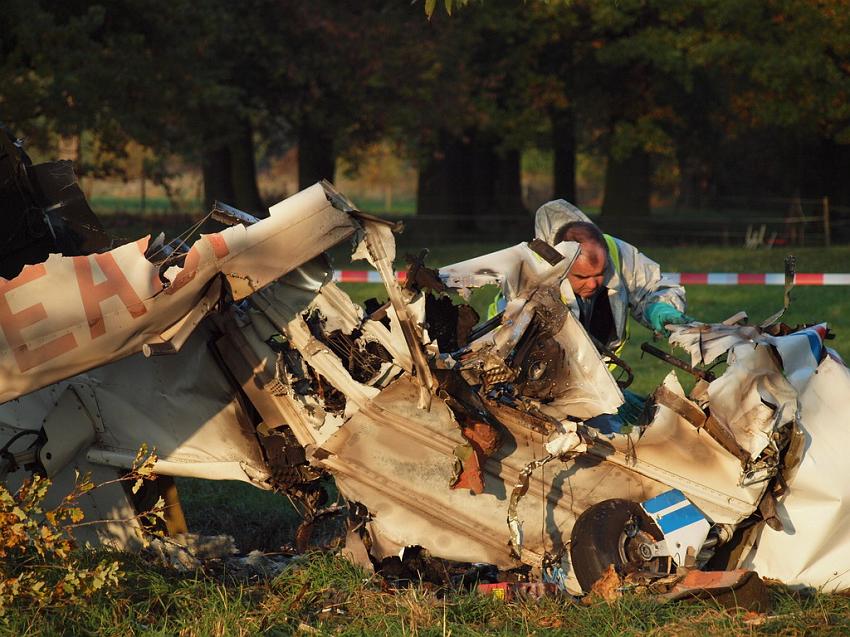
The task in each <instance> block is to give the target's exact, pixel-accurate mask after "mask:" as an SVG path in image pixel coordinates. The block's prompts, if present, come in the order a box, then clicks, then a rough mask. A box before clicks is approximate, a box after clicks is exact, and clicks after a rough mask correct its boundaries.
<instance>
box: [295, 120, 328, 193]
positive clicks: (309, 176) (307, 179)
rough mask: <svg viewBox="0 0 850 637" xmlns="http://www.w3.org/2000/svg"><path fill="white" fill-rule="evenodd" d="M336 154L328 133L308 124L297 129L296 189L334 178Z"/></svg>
mask: <svg viewBox="0 0 850 637" xmlns="http://www.w3.org/2000/svg"><path fill="white" fill-rule="evenodd" d="M335 167H336V155H335V154H334V147H333V139H332V138H331V136H330V135H328V134H327V133H325V132H324V131H322V130H319V129H318V128H314V127H312V126H310V125H309V124H305V125H304V126H302V127H301V129H300V130H299V131H298V189H299V190H303V189H304V188H308V187H309V186H312V185H313V184H315V183H316V182H317V181H321V180H322V179H327V180H328V181H333V180H334V171H335Z"/></svg>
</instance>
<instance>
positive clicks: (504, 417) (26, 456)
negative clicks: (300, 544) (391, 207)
mask: <svg viewBox="0 0 850 637" xmlns="http://www.w3.org/2000/svg"><path fill="white" fill-rule="evenodd" d="M7 145H8V144H7ZM4 148H5V147H4ZM6 150H7V155H8V154H9V153H14V152H19V153H20V149H18V148H14V149H11V150H10V149H6ZM21 166H23V164H21ZM21 166H18V170H17V172H15V173H14V177H15V179H13V180H12V181H9V180H7V181H6V182H4V183H5V185H4V186H3V187H6V188H10V187H11V186H9V184H10V183H12V184H13V185H14V187H15V188H17V190H16V192H17V193H18V195H19V198H20V199H21V201H24V203H26V205H23V204H22V205H21V207H20V208H18V209H17V210H11V209H10V208H8V207H6V212H5V214H6V216H7V217H9V215H18V216H17V217H15V219H11V218H7V219H5V220H3V222H4V223H13V222H16V221H15V220H18V221H19V217H21V216H22V215H24V214H27V215H29V214H31V213H32V212H33V211H36V213H37V214H38V215H41V217H40V218H41V219H46V220H47V223H48V225H50V227H51V228H54V229H55V228H56V227H58V224H57V223H55V219H56V218H57V217H56V216H55V215H56V214H57V213H56V211H57V210H58V211H59V213H61V211H62V206H61V205H59V206H55V205H54V207H53V208H52V209H51V210H52V213H51V214H52V215H53V216H52V217H47V216H44V215H42V212H43V210H44V209H45V208H46V207H49V206H50V205H53V204H51V203H50V202H49V201H48V202H46V201H44V200H38V199H37V197H36V196H35V195H33V192H34V189H33V188H32V184H35V183H37V180H36V178H35V177H34V174H36V173H37V171H34V170H33V168H32V167H31V166H24V167H23V168H22V167H21ZM41 174H42V175H43V174H45V173H44V172H42V173H41ZM66 174H67V172H66ZM15 180H17V181H15ZM60 203H61V202H60ZM78 203H79V202H78ZM22 211H25V212H22ZM269 212H270V215H269V217H268V218H265V219H262V220H258V219H255V218H253V217H251V216H250V215H246V214H245V213H241V212H239V211H235V210H233V209H230V208H229V207H227V206H223V205H217V207H216V211H215V214H216V216H217V218H218V219H220V220H223V221H225V222H226V223H228V224H230V227H229V228H227V229H224V230H222V231H220V232H216V233H211V234H206V235H202V236H201V238H200V239H199V240H197V241H196V242H195V243H194V244H192V245H191V247H189V248H188V250H186V249H185V247H182V246H181V245H180V244H179V243H170V244H169V243H165V242H164V241H163V240H162V238H160V239H159V240H157V241H155V242H153V243H151V242H150V241H149V238H148V237H145V238H143V239H140V240H139V241H137V242H134V243H129V244H126V245H121V246H118V247H116V248H113V249H106V248H107V247H108V245H99V246H98V247H97V248H96V249H95V250H92V251H84V250H80V249H78V248H79V245H80V243H79V242H77V243H76V244H75V245H76V246H77V247H76V248H74V246H72V247H71V248H62V250H61V251H62V254H50V255H49V257H47V258H45V257H46V253H44V251H42V256H41V259H40V260H37V259H33V258H32V257H33V254H36V255H37V254H38V252H37V251H36V252H34V253H30V254H23V253H21V252H16V253H14V255H13V257H14V258H11V257H10V258H7V259H6V262H5V263H4V264H3V265H4V268H6V272H7V276H8V277H9V278H8V279H4V280H3V281H2V284H0V400H2V401H3V403H2V404H0V442H2V441H3V440H7V441H9V442H7V443H6V444H5V445H4V446H3V448H2V453H0V456H2V460H0V473H2V474H4V475H5V474H8V475H7V476H6V478H7V480H8V481H9V482H10V483H13V482H14V481H16V480H20V479H22V477H23V476H25V475H27V473H28V472H29V471H41V472H43V473H45V474H47V475H48V476H50V477H52V478H53V480H54V492H55V493H57V494H59V495H61V494H62V493H64V492H65V491H63V489H65V490H66V491H67V487H68V486H69V484H70V483H71V482H73V480H74V472H75V470H78V471H81V472H91V473H92V474H93V478H94V479H95V481H98V479H99V478H101V477H105V478H111V477H112V476H114V472H115V470H116V469H118V470H126V469H128V468H129V467H130V466H131V464H132V462H133V460H134V458H135V454H136V450H137V449H138V448H139V447H140V445H141V444H142V443H145V444H147V445H148V447H149V448H156V450H157V454H158V460H157V462H156V465H155V471H156V472H157V474H158V475H160V476H162V477H161V478H160V479H158V480H156V481H155V482H154V483H153V484H154V485H155V486H156V488H158V489H160V490H161V491H162V492H163V493H164V495H165V496H166V498H167V500H168V501H169V503H170V504H171V505H173V506H172V507H171V509H170V511H171V512H172V514H171V515H169V518H168V525H169V531H171V532H172V533H179V532H181V531H185V528H182V527H183V526H184V524H183V523H182V521H181V519H180V516H179V515H175V513H178V514H179V500H178V499H177V496H176V491H175V490H174V489H173V484H172V483H170V482H169V477H173V476H190V477H198V478H209V479H235V480H242V481H245V482H248V483H250V484H252V485H254V486H256V487H258V488H261V489H277V490H281V491H284V492H286V493H288V494H290V495H291V496H292V497H294V498H296V499H297V500H299V501H300V502H301V503H302V504H303V505H304V509H305V511H306V516H307V521H308V522H312V521H314V520H315V519H317V518H318V517H321V516H322V515H326V514H328V513H329V512H335V510H333V511H331V510H328V509H322V508H321V507H322V503H323V490H322V488H321V485H320V480H322V479H323V478H325V477H327V476H332V477H333V478H334V480H335V483H336V485H337V487H338V489H339V492H340V493H341V494H342V496H344V498H345V499H346V500H347V502H348V503H349V507H348V510H349V515H350V523H349V532H348V538H347V545H348V546H347V550H348V551H349V553H351V554H352V555H359V556H361V559H363V560H367V559H370V558H371V559H373V560H381V559H383V558H386V557H389V556H397V555H400V554H402V553H403V552H404V550H405V549H406V548H408V547H414V546H415V547H422V548H424V549H425V550H426V551H427V552H428V553H429V554H431V555H433V556H437V557H441V558H445V559H448V560H456V561H461V562H478V563H486V564H491V565H495V566H496V567H498V568H499V569H503V570H507V569H517V568H525V569H529V568H530V569H531V572H532V573H534V574H536V575H537V576H538V577H539V578H542V579H543V580H544V581H547V582H553V583H556V584H557V585H559V586H561V587H565V588H566V589H567V590H569V591H571V592H574V593H581V592H588V591H590V590H591V588H592V586H593V585H594V583H595V582H596V581H597V580H599V579H600V578H601V577H602V576H603V575H605V576H606V577H607V576H608V575H610V569H609V566H610V565H614V567H615V572H616V574H617V576H618V577H619V578H625V579H624V580H622V581H625V582H626V583H631V584H635V583H640V584H641V585H645V586H652V585H656V590H660V591H667V593H668V594H669V595H674V596H675V595H676V594H682V592H681V591H682V590H683V589H682V586H685V588H687V585H686V584H682V581H683V580H682V578H683V577H684V576H685V575H686V574H687V573H689V572H690V573H693V572H694V571H695V570H697V569H709V570H715V571H733V570H734V569H738V568H744V569H755V570H757V571H758V572H759V573H760V574H761V575H763V576H768V577H771V578H776V579H780V580H783V581H785V582H787V583H789V584H797V585H808V586H826V587H827V588H846V587H848V585H850V575H848V573H850V540H847V539H846V538H848V537H850V533H848V532H847V531H848V528H847V527H848V525H850V515H848V504H847V503H848V502H850V479H848V478H850V475H847V474H848V472H850V468H848V465H847V463H845V462H844V461H843V454H844V451H843V450H844V449H847V448H848V446H850V428H848V427H844V426H842V425H843V424H844V422H845V421H846V419H847V417H846V410H845V409H842V407H841V406H840V404H839V400H841V399H842V397H843V396H846V395H847V390H848V389H850V372H849V371H848V369H847V368H846V367H845V366H844V365H843V364H842V363H841V362H840V361H839V360H837V359H836V357H835V356H834V355H832V354H831V353H830V352H829V351H828V350H827V349H826V348H825V347H824V346H823V338H824V336H825V335H826V333H827V332H826V327H825V326H824V325H820V326H815V327H811V328H805V329H799V330H796V331H791V332H788V330H787V328H784V327H783V326H781V325H780V324H778V323H774V324H773V325H763V326H760V327H752V326H745V325H744V326H742V325H737V324H733V325H702V324H693V325H690V326H684V327H682V328H678V329H676V330H674V333H673V336H672V339H671V340H672V342H674V343H676V344H679V345H683V346H684V347H685V348H686V349H687V350H688V351H689V352H690V353H691V354H692V356H693V361H692V362H693V363H694V364H697V363H700V362H705V363H708V362H710V361H709V360H700V357H701V355H702V354H704V353H706V348H705V344H706V343H708V342H709V341H710V342H711V347H709V348H708V349H709V350H710V356H709V358H713V357H715V356H718V355H726V356H727V365H728V366H727V369H726V371H725V372H724V373H723V374H721V375H719V377H717V378H716V379H714V377H713V376H705V375H703V377H702V378H701V379H699V380H698V382H697V383H696V385H695V386H694V388H693V390H692V391H691V392H690V393H689V394H686V393H685V391H684V390H683V388H682V386H681V384H680V383H679V380H678V379H677V377H676V375H675V373H674V372H672V371H671V373H670V374H669V375H668V376H667V378H665V380H664V382H663V383H662V384H661V386H660V387H659V388H658V389H657V390H656V391H655V392H654V393H653V395H652V396H651V399H650V401H649V405H648V407H647V409H646V410H645V411H644V416H643V419H642V421H641V423H640V424H639V426H636V427H634V428H632V429H631V430H630V431H628V432H627V433H621V434H610V435H603V434H601V433H599V432H598V430H595V429H594V428H592V427H590V426H588V425H587V424H586V421H587V420H589V419H590V418H592V417H594V416H598V415H600V414H612V413H615V412H616V410H617V408H618V407H619V405H620V404H622V402H623V395H622V392H621V389H620V387H619V386H618V384H617V382H616V381H615V379H614V377H613V376H612V375H611V373H610V372H609V370H608V368H607V365H606V359H605V358H604V357H603V355H601V354H600V353H599V352H598V351H597V348H596V347H594V344H593V343H592V342H591V339H590V338H589V336H588V335H587V333H586V332H585V331H584V329H583V328H582V326H581V325H580V324H579V323H578V322H577V321H576V320H575V318H574V317H573V316H572V315H571V314H570V313H569V312H568V311H566V309H565V307H564V305H563V303H562V302H561V300H560V292H559V286H560V285H561V283H562V282H563V281H564V278H565V275H566V273H567V272H568V270H569V268H570V266H571V264H572V263H573V261H574V259H575V258H576V256H577V254H578V245H577V244H575V243H571V242H564V243H561V244H559V245H557V246H555V247H554V248H553V247H551V246H545V245H543V246H541V245H539V244H536V243H535V242H532V243H520V244H518V245H516V246H513V247H511V248H508V249H506V250H502V251H499V252H496V253H493V254H488V255H484V256H482V257H478V258H475V259H472V260H469V261H465V262H463V263H459V264H455V265H453V266H449V267H446V268H442V269H441V270H439V271H434V270H430V269H428V268H426V267H425V266H424V264H423V263H422V261H421V259H420V260H414V261H413V264H412V266H411V268H410V271H409V273H408V279H407V283H406V284H405V286H404V287H402V286H401V285H400V284H399V283H398V282H397V279H396V277H395V274H394V272H393V269H392V264H393V261H394V260H395V257H396V254H395V244H394V239H393V231H394V230H396V229H397V228H395V227H394V226H393V225H392V224H390V223H387V222H385V221H382V220H379V219H375V218H372V217H369V216H368V215H365V214H362V213H360V212H359V211H357V210H356V209H355V207H354V206H353V205H352V204H351V202H349V201H348V200H347V199H345V197H343V196H342V195H341V194H339V193H338V192H337V191H335V190H334V189H333V187H332V186H331V185H330V184H328V183H320V184H316V185H314V186H312V187H310V188H308V189H306V190H304V191H302V192H300V193H298V194H296V195H294V196H292V197H290V198H288V199H286V200H284V201H282V202H280V203H279V204H277V205H275V206H273V207H272V208H271V209H270V211H269ZM51 219H52V220H51ZM89 221H90V222H89V223H88V227H89V228H96V225H95V222H91V220H89ZM95 221H96V220H95ZM51 224H52V225H51ZM67 225H70V224H67ZM92 232H94V234H97V232H96V231H92ZM59 234H61V233H59ZM63 236H65V235H63ZM349 240H351V241H352V242H353V245H354V246H355V250H354V252H353V255H352V258H353V259H365V260H366V261H368V262H369V263H370V264H372V266H374V267H375V268H376V270H377V271H378V272H379V273H380V275H381V277H382V279H383V282H384V286H385V288H386V293H387V298H388V301H387V302H386V303H385V304H383V305H379V304H377V303H372V304H370V305H368V307H369V311H368V312H367V311H365V310H364V309H363V308H362V307H360V306H358V305H356V304H354V303H353V302H352V301H351V299H350V298H349V297H348V296H347V295H346V294H345V292H343V291H342V290H341V289H340V288H338V287H337V286H336V285H335V284H334V283H333V282H332V281H331V277H332V268H331V265H330V263H329V262H328V260H327V258H326V256H325V255H324V252H325V251H326V250H328V249H330V248H331V247H333V246H335V245H338V244H340V243H343V242H346V241H349ZM57 251H58V250H57ZM8 254H11V253H8V252H7V255H8ZM15 255H17V256H15ZM15 258H16V259H18V262H17V265H15V263H14V262H13V261H14V259H15ZM16 269H17V270H18V271H13V272H10V270H16ZM488 284H495V285H498V286H500V288H501V290H502V292H503V294H504V296H505V298H506V299H507V305H506V307H505V309H504V311H503V312H502V313H501V314H500V315H498V316H497V317H495V318H494V319H491V320H489V321H484V322H479V320H478V316H477V315H476V314H475V312H474V310H473V309H472V308H471V307H470V306H468V305H466V304H464V303H461V304H459V305H456V304H454V303H452V302H451V300H450V298H449V297H448V296H447V293H448V292H450V291H457V292H459V293H460V295H461V296H464V295H465V294H466V293H467V292H468V291H469V290H470V289H471V288H474V287H478V286H482V285H488ZM684 367H685V368H687V367H688V365H686V364H685V365H684ZM57 497H58V496H57ZM86 497H87V498H88V500H87V503H86V506H87V507H88V508H89V510H90V511H89V514H90V515H91V516H95V517H100V518H108V519H110V520H114V522H112V523H109V524H106V525H104V526H102V527H98V528H97V530H96V533H97V539H99V540H101V541H104V542H109V543H112V544H114V545H118V546H133V545H134V544H135V543H136V542H137V541H138V528H137V527H136V523H121V522H118V520H121V519H126V518H130V517H132V515H133V514H134V512H135V510H136V508H137V507H138V506H140V505H141V503H140V502H139V499H138V497H134V496H133V494H129V493H127V492H125V491H124V490H123V489H122V488H121V487H120V486H117V485H116V486H115V487H114V488H111V487H106V488H105V489H104V490H103V491H100V490H98V491H96V492H93V493H91V494H89V495H87V496H86ZM88 529H89V531H90V532H91V533H95V531H94V530H92V529H93V527H88ZM308 534H309V524H308V525H306V526H304V527H303V528H302V529H301V530H300V533H299V536H300V539H301V540H306V537H307V535H308ZM606 574H608V575H606ZM724 577H725V579H723V578H720V579H718V580H717V581H720V580H723V582H725V584H724V585H729V582H730V581H731V582H732V584H733V585H734V584H735V582H737V581H738V579H740V577H739V578H738V579H735V578H736V577H738V576H732V575H730V576H724ZM730 577H731V580H730ZM748 577H749V576H748V575H747V576H746V577H745V578H744V579H747V578H748ZM691 579H692V580H694V581H698V582H700V581H701V582H703V583H702V584H697V585H696V586H697V587H699V586H704V585H705V584H704V582H705V581H707V580H706V578H703V579H702V580H700V578H699V577H696V576H691ZM708 579H711V578H708ZM715 579H717V578H715ZM712 581H714V580H712ZM677 584H678V585H679V589H675V587H676V585H677ZM676 590H679V593H677V592H676Z"/></svg>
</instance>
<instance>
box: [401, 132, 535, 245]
mask: <svg viewBox="0 0 850 637" xmlns="http://www.w3.org/2000/svg"><path fill="white" fill-rule="evenodd" d="M499 141H500V140H499V139H498V138H497V137H495V136H493V135H488V134H482V133H480V132H477V131H469V132H468V133H467V135H465V136H464V138H463V139H458V138H456V137H451V136H449V135H448V134H443V135H441V138H440V148H439V149H438V150H437V151H435V152H433V153H432V154H431V155H430V156H429V157H428V158H427V159H426V160H425V161H423V162H422V163H421V164H420V169H419V182H418V191H417V195H416V210H417V214H420V215H450V216H454V217H457V219H456V221H455V223H453V224H450V225H451V227H452V228H454V229H457V230H461V231H473V230H476V229H477V227H478V226H479V225H480V224H477V223H476V221H475V217H478V216H482V215H485V216H491V215H505V216H517V215H520V214H522V213H524V212H525V208H524V206H523V203H522V184H521V182H520V153H519V151H517V150H511V151H507V152H503V153H498V152H497V151H496V147H497V144H498V142H499ZM484 225H487V222H484Z"/></svg>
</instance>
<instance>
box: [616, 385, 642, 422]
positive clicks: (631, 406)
mask: <svg viewBox="0 0 850 637" xmlns="http://www.w3.org/2000/svg"><path fill="white" fill-rule="evenodd" d="M623 398H625V400H626V402H624V403H623V404H622V405H620V408H619V409H618V410H617V415H618V416H619V417H620V418H622V419H623V424H624V425H636V424H637V423H638V421H639V420H640V416H641V414H642V413H643V410H644V407H645V406H646V397H645V396H639V395H638V394H636V393H634V392H633V391H629V390H628V389H624V390H623Z"/></svg>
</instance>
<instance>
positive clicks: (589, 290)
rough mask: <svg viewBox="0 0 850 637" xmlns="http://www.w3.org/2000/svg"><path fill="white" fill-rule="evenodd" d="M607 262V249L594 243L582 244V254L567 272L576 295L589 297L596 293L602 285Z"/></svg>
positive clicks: (584, 297)
mask: <svg viewBox="0 0 850 637" xmlns="http://www.w3.org/2000/svg"><path fill="white" fill-rule="evenodd" d="M607 262H608V259H607V254H606V253H605V250H603V249H602V248H600V247H599V246H597V245H595V244H592V243H591V244H587V243H584V244H582V246H581V254H580V255H579V257H578V258H577V259H576V262H575V263H574V264H573V267H572V269H571V270H570V272H569V274H567V280H568V281H569V282H570V285H571V286H572V288H573V292H575V295H576V296H580V297H581V298H583V299H589V298H590V297H592V296H593V295H594V294H596V290H598V289H599V287H600V286H601V285H602V279H603V278H604V275H605V265H606V264H607Z"/></svg>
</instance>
